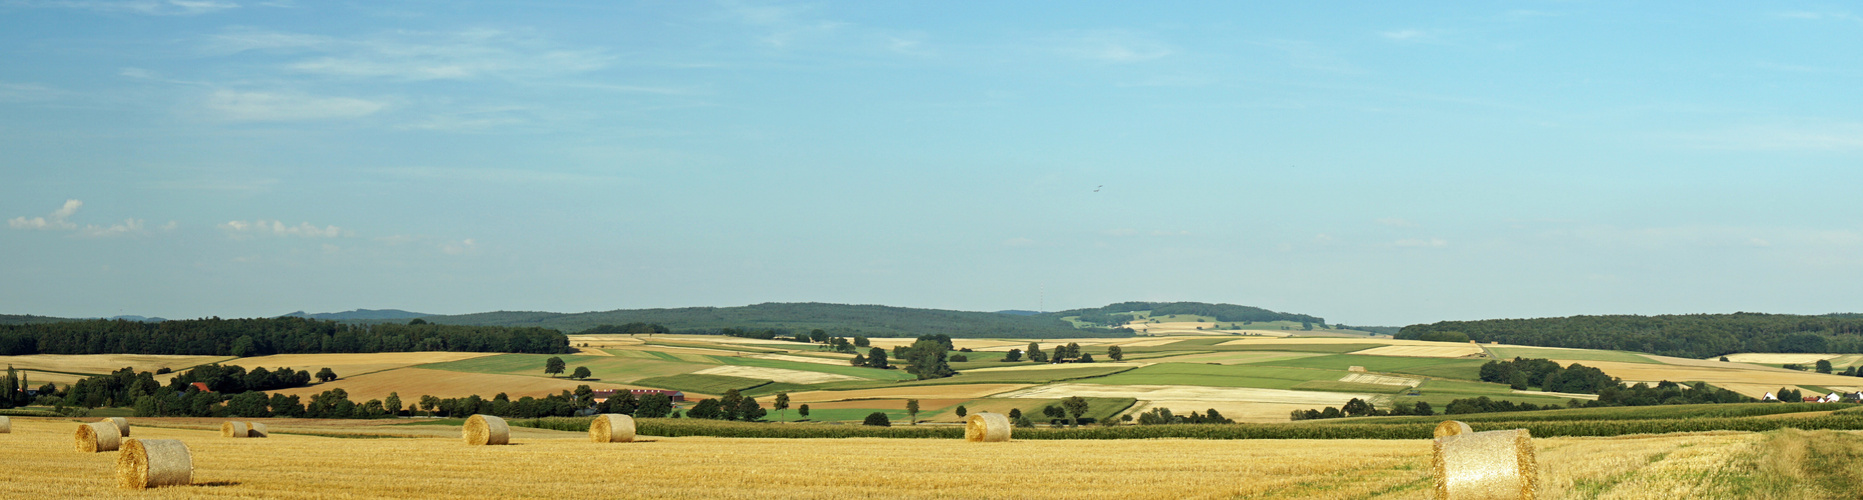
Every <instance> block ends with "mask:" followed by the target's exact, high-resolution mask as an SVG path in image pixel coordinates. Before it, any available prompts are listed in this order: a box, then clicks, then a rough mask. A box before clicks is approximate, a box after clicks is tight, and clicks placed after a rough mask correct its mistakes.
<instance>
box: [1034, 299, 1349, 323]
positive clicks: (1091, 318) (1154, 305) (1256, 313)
mask: <svg viewBox="0 0 1863 500" xmlns="http://www.w3.org/2000/svg"><path fill="white" fill-rule="evenodd" d="M1139 311H1149V312H1150V313H1151V315H1152V316H1170V315H1176V314H1183V315H1191V316H1208V317H1212V318H1215V319H1216V321H1222V322H1235V321H1252V322H1262V323H1265V322H1270V321H1292V322H1296V323H1314V324H1318V325H1322V326H1324V325H1325V324H1326V319H1325V318H1321V317H1319V316H1310V315H1306V314H1294V313H1284V312H1275V311H1270V310H1267V309H1262V308H1259V307H1250V306H1238V305H1235V304H1206V303H1203V302H1120V303H1118V304H1112V305H1108V306H1105V307H1096V308H1092V309H1070V310H1066V311H1059V312H1051V313H1041V314H1040V315H1038V316H1037V317H1052V318H1055V319H1060V318H1065V317H1069V316H1076V317H1078V318H1077V319H1079V320H1080V321H1082V322H1086V323H1093V324H1096V325H1113V324H1118V323H1119V322H1121V321H1123V320H1126V319H1128V318H1130V316H1129V315H1125V314H1121V313H1130V312H1139Z"/></svg>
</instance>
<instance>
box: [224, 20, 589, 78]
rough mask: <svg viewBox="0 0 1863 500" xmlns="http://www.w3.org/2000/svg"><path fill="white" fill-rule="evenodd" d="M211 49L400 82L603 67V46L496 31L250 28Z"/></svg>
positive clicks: (297, 69) (296, 68)
mask: <svg viewBox="0 0 1863 500" xmlns="http://www.w3.org/2000/svg"><path fill="white" fill-rule="evenodd" d="M203 49H204V50H205V51H207V52H208V53H211V54H218V55H231V54H237V53H241V52H248V51H262V52H277V53H285V54H299V55H300V58H298V59H295V60H292V61H290V62H287V63H285V64H284V65H283V66H282V69H284V70H285V71H289V72H293V73H300V74H312V75H322V76H329V77H334V78H352V79H369V78H380V79H389V80H404V81H425V80H463V79H474V78H484V77H499V78H548V77H556V76H562V75H566V74H574V73H582V72H587V71H593V70H596V69H601V68H603V67H606V66H607V65H608V64H609V63H610V62H611V61H612V60H613V59H614V58H613V57H612V56H609V55H608V54H606V53H605V52H603V51H600V50H593V49H570V48H564V47H560V46H557V45H556V44H553V43H550V42H548V41H545V40H543V39H542V38H540V37H537V36H531V35H528V34H525V33H521V32H508V31H502V30H468V31H456V32H407V31H397V32H390V33H383V34H378V35H372V36H367V37H361V38H353V39H351V38H337V37H329V36H322V35H311V34H303V33H286V32H276V31H262V30H251V29H240V30H231V31H227V32H225V33H221V34H218V35H214V36H212V37H209V38H208V42H207V44H206V45H205V46H204V47H203Z"/></svg>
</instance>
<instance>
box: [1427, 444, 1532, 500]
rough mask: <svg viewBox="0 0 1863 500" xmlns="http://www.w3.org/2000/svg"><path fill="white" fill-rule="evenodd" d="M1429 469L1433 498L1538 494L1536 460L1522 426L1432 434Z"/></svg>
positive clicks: (1530, 497) (1519, 496) (1513, 496)
mask: <svg viewBox="0 0 1863 500" xmlns="http://www.w3.org/2000/svg"><path fill="white" fill-rule="evenodd" d="M1432 447H1433V448H1434V453H1433V454H1432V456H1431V458H1430V470H1431V472H1432V473H1434V474H1435V475H1436V498H1440V499H1458V500H1459V499H1465V498H1518V499H1525V500H1531V499H1533V498H1535V497H1536V496H1537V495H1538V494H1539V482H1540V474H1539V461H1538V460H1537V458H1536V457H1535V456H1534V449H1533V436H1532V434H1530V433H1528V432H1527V430H1526V429H1513V430H1502V431H1486V432H1475V433H1468V434H1454V435H1449V436H1443V437H1439V438H1436V440H1435V442H1434V443H1433V446H1432Z"/></svg>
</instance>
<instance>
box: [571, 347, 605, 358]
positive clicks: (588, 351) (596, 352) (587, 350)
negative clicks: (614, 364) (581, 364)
mask: <svg viewBox="0 0 1863 500" xmlns="http://www.w3.org/2000/svg"><path fill="white" fill-rule="evenodd" d="M571 349H575V350H576V354H581V355H584V356H613V355H614V354H611V353H609V352H608V351H604V350H601V349H599V348H595V347H572V348H571Z"/></svg>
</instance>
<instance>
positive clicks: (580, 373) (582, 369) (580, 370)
mask: <svg viewBox="0 0 1863 500" xmlns="http://www.w3.org/2000/svg"><path fill="white" fill-rule="evenodd" d="M590 375H594V373H590V372H589V367H587V366H578V367H576V372H575V373H571V374H569V378H572V379H576V380H582V379H585V378H589V376H590Z"/></svg>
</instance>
